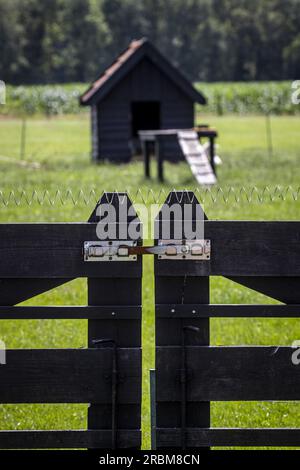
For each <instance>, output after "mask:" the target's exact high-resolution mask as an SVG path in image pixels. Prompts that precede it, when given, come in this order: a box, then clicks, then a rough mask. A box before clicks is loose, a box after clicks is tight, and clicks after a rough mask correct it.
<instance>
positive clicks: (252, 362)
mask: <svg viewBox="0 0 300 470" xmlns="http://www.w3.org/2000/svg"><path fill="white" fill-rule="evenodd" d="M294 353H295V348H292V347H284V346H282V347H278V346H266V347H265V346H257V347H256V346H249V347H248V346H229V347H221V346H219V347H213V346H210V347H209V348H207V347H201V346H197V347H187V368H188V371H189V387H188V392H187V396H188V400H189V401H190V402H200V401H260V400H261V401H268V400H298V399H299V396H300V368H299V367H295V364H294V363H293V361H292V358H293V354H294ZM180 357H181V348H179V347H167V346H164V347H161V348H157V350H156V360H157V363H156V367H157V381H158V382H159V384H160V387H159V389H158V391H157V400H158V402H160V403H165V402H167V403H169V402H177V401H178V400H180V392H181V391H180V383H179V380H178V379H179V374H180V370H179V369H180V367H178V364H179V363H180Z"/></svg>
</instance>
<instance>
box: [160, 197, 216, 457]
mask: <svg viewBox="0 0 300 470" xmlns="http://www.w3.org/2000/svg"><path fill="white" fill-rule="evenodd" d="M173 204H179V206H180V207H181V213H182V214H184V212H183V208H184V205H185V204H189V205H191V206H192V214H193V215H192V219H193V222H195V217H196V215H195V213H196V208H197V207H198V209H200V212H202V209H201V206H200V207H199V202H198V201H197V199H196V197H195V195H194V193H193V192H187V191H182V192H175V191H173V192H171V193H170V194H169V196H168V197H167V199H166V201H165V205H167V206H168V207H171V206H172V205H173ZM202 214H203V218H206V217H205V214H204V213H203V212H202ZM174 218H176V217H170V216H167V217H166V216H165V215H163V213H162V210H161V211H160V213H159V214H158V216H157V219H156V221H155V224H156V234H159V238H161V233H162V228H163V226H164V224H170V234H171V237H170V238H171V239H173V238H174V235H175V234H174ZM176 223H180V224H182V226H183V224H184V219H183V217H182V220H181V221H178V220H177V221H176ZM184 238H185V237H183V239H184ZM155 242H156V244H157V243H158V241H157V240H156V241H155ZM170 258H171V257H170ZM209 269H210V266H209V262H207V261H195V260H190V259H189V260H186V259H180V260H179V259H178V260H176V259H170V260H169V259H159V257H158V256H155V264H154V272H155V318H156V372H157V374H156V377H157V379H156V384H157V385H156V399H157V402H156V417H157V436H156V442H157V448H158V449H159V448H167V447H169V448H174V447H178V448H182V449H185V448H186V447H189V448H191V447H197V443H193V445H191V442H190V443H189V432H188V431H187V430H188V429H189V428H209V427H210V404H209V402H197V401H192V400H191V395H190V391H189V386H190V381H191V377H190V374H189V370H188V365H187V370H185V363H186V355H187V350H188V347H189V346H194V345H198V346H208V345H209V319H208V318H195V312H193V310H192V308H190V306H189V304H194V305H195V304H208V303H209ZM177 305H181V308H180V312H177V311H176V306H177ZM184 305H186V309H184V308H182V306H184ZM174 347H176V351H177V352H176V351H175V348H174ZM168 348H173V349H174V352H173V351H171V350H170V351H169V352H170V354H171V355H172V356H173V357H174V354H175V355H176V369H177V370H176V371H174V376H175V375H176V379H175V380H174V383H172V386H170V390H165V389H164V388H165V383H166V382H165V381H164V377H163V374H162V373H161V371H160V368H161V365H162V362H161V361H163V358H162V356H161V354H160V352H161V351H162V350H166V349H168ZM165 357H166V356H165ZM169 385H170V383H169ZM192 385H193V384H192ZM178 397H179V399H178ZM171 430H172V432H170V431H171Z"/></svg>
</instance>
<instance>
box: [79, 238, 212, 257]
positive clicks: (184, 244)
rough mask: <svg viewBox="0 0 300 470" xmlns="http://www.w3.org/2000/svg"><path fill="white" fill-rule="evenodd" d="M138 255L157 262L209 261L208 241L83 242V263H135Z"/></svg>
mask: <svg viewBox="0 0 300 470" xmlns="http://www.w3.org/2000/svg"><path fill="white" fill-rule="evenodd" d="M138 255H156V256H157V257H158V259H159V260H194V261H197V260H202V261H208V260H210V255H211V242H210V240H159V241H158V244H157V245H155V246H139V245H138V244H137V241H133V240H124V241H122V240H117V241H94V242H84V261H136V260H137V257H138Z"/></svg>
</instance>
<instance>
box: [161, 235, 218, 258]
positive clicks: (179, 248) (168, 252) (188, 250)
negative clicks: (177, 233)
mask: <svg viewBox="0 0 300 470" xmlns="http://www.w3.org/2000/svg"><path fill="white" fill-rule="evenodd" d="M158 246H159V247H164V248H165V250H164V252H162V253H161V254H159V255H158V258H159V259H168V260H170V259H176V260H206V261H208V260H210V254H211V242H210V240H180V241H176V240H159V242H158Z"/></svg>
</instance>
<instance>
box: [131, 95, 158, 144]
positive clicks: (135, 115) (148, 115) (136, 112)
mask: <svg viewBox="0 0 300 470" xmlns="http://www.w3.org/2000/svg"><path fill="white" fill-rule="evenodd" d="M152 129H160V102H159V101H133V102H132V103H131V132H132V137H133V138H138V131H146V130H152Z"/></svg>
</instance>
